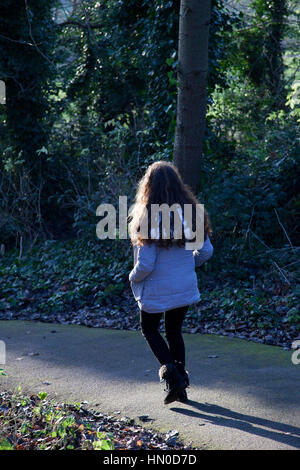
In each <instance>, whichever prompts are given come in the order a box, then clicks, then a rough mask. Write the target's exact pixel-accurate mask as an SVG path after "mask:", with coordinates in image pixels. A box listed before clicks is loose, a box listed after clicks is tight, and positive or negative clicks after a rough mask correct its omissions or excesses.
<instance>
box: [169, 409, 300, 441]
mask: <svg viewBox="0 0 300 470" xmlns="http://www.w3.org/2000/svg"><path fill="white" fill-rule="evenodd" d="M186 405H189V406H192V407H193V408H196V409H197V410H199V411H200V412H198V411H194V410H190V409H187V408H174V407H171V408H170V410H172V411H174V412H176V413H180V414H184V415H186V416H191V417H193V418H199V419H201V420H205V421H208V422H209V423H211V424H214V425H216V426H224V427H228V428H235V429H239V430H241V431H244V432H247V433H250V434H255V435H257V436H261V437H265V438H268V439H272V440H275V441H277V442H281V443H283V444H289V445H290V446H293V447H295V448H296V449H300V428H298V427H295V426H290V425H288V424H284V423H278V422H276V421H271V420H268V419H264V418H259V417H256V416H250V415H247V414H243V413H237V412H235V411H232V410H230V409H229V408H224V407H222V406H219V405H214V404H211V403H199V402H196V401H193V400H189V401H188V402H187V403H186ZM260 426H261V427H260ZM265 428H267V429H265Z"/></svg>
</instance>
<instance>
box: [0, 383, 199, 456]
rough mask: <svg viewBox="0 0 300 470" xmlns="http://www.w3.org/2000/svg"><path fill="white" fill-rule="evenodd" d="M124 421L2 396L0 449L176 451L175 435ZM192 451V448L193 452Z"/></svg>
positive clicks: (82, 408) (79, 407)
mask: <svg viewBox="0 0 300 470" xmlns="http://www.w3.org/2000/svg"><path fill="white" fill-rule="evenodd" d="M139 420H140V423H141V424H137V423H136V422H135V421H134V420H132V419H130V418H128V417H118V416H108V415H105V414H103V413H101V412H99V411H93V410H89V409H87V408H86V405H85V404H84V403H76V404H67V403H56V402H54V401H53V400H49V399H48V398H47V393H45V392H41V393H39V394H38V395H30V396H29V395H25V394H24V393H22V391H21V390H18V391H17V392H16V393H14V394H13V393H8V392H0V450H125V449H131V450H142V449H146V450H178V449H186V450H187V449H192V447H190V446H188V445H186V446H184V445H183V444H181V443H180V441H179V440H178V432H177V431H176V430H170V432H168V433H167V434H161V433H158V432H156V431H153V430H151V429H146V428H145V427H143V426H142V423H143V421H144V422H145V421H147V420H148V419H147V416H140V417H139ZM193 449H195V448H193Z"/></svg>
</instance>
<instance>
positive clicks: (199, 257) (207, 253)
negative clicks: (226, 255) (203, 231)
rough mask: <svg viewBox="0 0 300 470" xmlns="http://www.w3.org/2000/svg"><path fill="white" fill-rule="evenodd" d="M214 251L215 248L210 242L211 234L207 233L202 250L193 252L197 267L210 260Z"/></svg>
mask: <svg viewBox="0 0 300 470" xmlns="http://www.w3.org/2000/svg"><path fill="white" fill-rule="evenodd" d="M213 252H214V248H213V246H212V244H211V242H210V239H209V236H208V235H207V237H206V240H205V242H204V243H203V246H202V248H201V249H200V250H195V251H194V252H193V255H194V260H195V267H196V268H198V267H199V266H201V265H202V264H203V263H205V261H207V260H209V258H211V257H212V254H213Z"/></svg>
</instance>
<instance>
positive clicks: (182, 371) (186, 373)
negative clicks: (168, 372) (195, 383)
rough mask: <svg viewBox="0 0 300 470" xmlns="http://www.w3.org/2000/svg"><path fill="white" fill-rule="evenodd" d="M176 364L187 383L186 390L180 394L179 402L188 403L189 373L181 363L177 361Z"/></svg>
mask: <svg viewBox="0 0 300 470" xmlns="http://www.w3.org/2000/svg"><path fill="white" fill-rule="evenodd" d="M175 364H176V367H177V369H178V371H179V373H180V374H181V375H182V377H183V379H184V381H185V388H184V389H183V390H182V391H181V392H180V394H179V397H178V399H177V401H180V402H181V403H186V402H187V401H188V397H187V393H186V390H185V389H186V388H187V387H189V385H190V379H189V375H188V372H187V371H186V370H185V368H184V365H183V364H182V363H181V362H179V361H175Z"/></svg>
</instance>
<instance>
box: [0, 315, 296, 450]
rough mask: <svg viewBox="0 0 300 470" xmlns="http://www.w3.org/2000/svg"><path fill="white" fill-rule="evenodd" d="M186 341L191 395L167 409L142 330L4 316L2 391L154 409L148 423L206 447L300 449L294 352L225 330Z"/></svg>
mask: <svg viewBox="0 0 300 470" xmlns="http://www.w3.org/2000/svg"><path fill="white" fill-rule="evenodd" d="M184 338H185V342H186V353H187V369H188V370H189V372H190V376H191V388H190V389H188V394H189V398H190V401H189V402H188V403H187V404H182V403H179V402H174V403H172V404H170V405H167V406H166V405H164V404H163V397H164V391H163V387H164V384H161V383H159V380H158V375H157V371H158V363H157V362H156V359H155V358H154V357H153V356H152V353H151V351H150V350H149V349H148V346H147V344H146V342H145V339H144V338H143V336H142V335H141V334H140V332H135V331H117V330H108V329H100V328H87V327H84V326H73V325H72V326H71V325H58V324H47V323H34V322H24V321H0V339H1V340H4V341H5V343H6V350H7V357H6V365H5V366H0V367H3V368H4V370H5V372H6V374H7V375H6V376H2V377H0V389H8V390H9V389H10V390H15V389H16V387H17V386H18V385H21V387H22V389H23V390H24V391H26V392H27V391H28V392H40V391H47V392H48V396H49V397H51V398H52V397H53V398H55V399H57V400H60V401H75V402H78V401H84V400H87V401H88V405H87V406H88V407H90V408H95V409H98V408H99V409H101V410H102V411H103V412H106V413H111V414H112V413H113V412H115V411H120V412H121V415H123V416H124V415H125V416H129V417H131V418H135V419H136V421H137V422H139V420H138V418H137V417H138V416H140V415H149V417H150V418H152V419H153V421H152V422H151V423H147V424H146V426H149V427H152V428H154V429H158V430H160V431H163V432H166V431H169V430H171V429H177V430H178V431H179V434H180V437H181V438H182V439H184V440H185V441H186V442H193V443H194V444H196V445H197V446H200V447H201V448H205V449H300V365H298V366H296V365H293V364H292V362H291V352H290V351H283V350H282V349H281V348H279V347H274V346H266V345H263V344H257V343H252V342H248V341H245V340H240V339H237V338H228V337H222V336H216V335H189V334H186V335H185V336H184ZM28 353H38V355H28ZM209 356H218V357H209ZM20 358H22V359H20ZM43 382H46V383H48V385H47V384H45V383H43Z"/></svg>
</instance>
